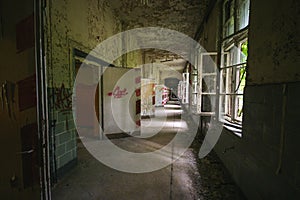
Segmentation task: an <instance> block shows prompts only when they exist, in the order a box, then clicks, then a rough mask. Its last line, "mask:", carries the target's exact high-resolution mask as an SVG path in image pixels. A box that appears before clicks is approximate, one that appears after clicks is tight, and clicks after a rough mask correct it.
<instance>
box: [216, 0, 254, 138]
mask: <svg viewBox="0 0 300 200" xmlns="http://www.w3.org/2000/svg"><path fill="white" fill-rule="evenodd" d="M249 4H250V0H225V1H224V3H223V39H222V50H221V66H220V87H219V89H220V90H219V94H220V95H219V103H220V104H219V119H220V121H223V122H224V123H225V126H226V125H229V126H230V127H232V128H233V129H235V131H234V132H239V133H241V126H242V119H243V94H244V88H245V85H246V67H247V56H248V23H249Z"/></svg>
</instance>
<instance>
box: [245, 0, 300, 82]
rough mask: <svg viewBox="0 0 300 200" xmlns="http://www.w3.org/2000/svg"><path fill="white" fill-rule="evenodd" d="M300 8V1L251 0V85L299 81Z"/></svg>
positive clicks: (249, 77)
mask: <svg viewBox="0 0 300 200" xmlns="http://www.w3.org/2000/svg"><path fill="white" fill-rule="evenodd" d="M299 6H300V5H299V1H297V0H287V1H264V2H261V3H257V2H256V1H255V0H254V1H252V4H251V7H252V8H251V16H250V23H252V25H251V27H250V31H249V43H252V44H251V45H250V46H249V49H250V51H251V52H252V53H251V54H249V71H248V84H264V83H282V82H293V81H299V80H300V66H299V64H300V63H299V52H300V45H299V41H300V33H299ZM258 22H259V23H258Z"/></svg>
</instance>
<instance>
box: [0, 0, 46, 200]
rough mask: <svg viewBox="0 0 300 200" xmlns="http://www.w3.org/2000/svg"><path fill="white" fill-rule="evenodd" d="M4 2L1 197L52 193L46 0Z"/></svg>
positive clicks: (0, 36) (0, 84) (40, 196)
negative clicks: (44, 18)
mask: <svg viewBox="0 0 300 200" xmlns="http://www.w3.org/2000/svg"><path fill="white" fill-rule="evenodd" d="M0 4H1V5H0V8H1V10H0V13H1V16H0V17H1V20H0V21H1V23H0V54H1V67H0V127H1V131H0V133H1V140H0V141H1V144H0V155H1V158H2V161H1V165H0V169H1V170H0V181H1V184H0V194H1V199H12V200H13V199H16V200H17V199H32V200H34V199H48V197H49V193H48V194H46V193H47V192H45V191H46V190H48V188H49V186H48V184H45V183H46V182H45V181H44V180H46V177H45V174H47V162H45V158H47V155H46V154H47V151H46V150H47V142H46V141H45V139H46V134H45V132H46V130H47V126H46V124H47V119H46V117H45V116H46V114H47V113H46V112H45V111H46V107H43V105H47V104H44V99H45V98H46V94H45V93H44V92H45V90H44V89H45V82H44V80H45V73H44V72H43V70H41V69H44V65H43V63H42V60H43V59H41V58H42V57H43V55H42V51H41V50H42V47H41V45H40V44H41V43H42V40H40V39H41V38H42V37H41V36H42V34H43V33H42V31H40V30H41V28H42V25H41V24H40V23H39V22H40V21H41V19H40V17H41V13H40V7H41V2H40V1H38V0H36V1H34V0H29V1H17V0H10V1H4V0H3V1H0ZM16 13H17V14H16ZM37 49H38V50H37ZM41 183H43V184H41Z"/></svg>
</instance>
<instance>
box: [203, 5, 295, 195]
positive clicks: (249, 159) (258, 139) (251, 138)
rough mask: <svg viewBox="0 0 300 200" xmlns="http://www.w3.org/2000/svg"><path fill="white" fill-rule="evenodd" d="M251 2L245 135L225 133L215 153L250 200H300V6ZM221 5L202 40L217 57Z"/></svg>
mask: <svg viewBox="0 0 300 200" xmlns="http://www.w3.org/2000/svg"><path fill="white" fill-rule="evenodd" d="M250 2H251V6H250V24H249V51H248V55H249V56H248V66H247V70H248V71H247V83H246V84H247V85H246V88H245V91H244V114H243V115H244V119H243V132H242V134H243V135H242V137H241V138H240V137H237V136H236V135H235V134H234V133H233V132H231V131H229V130H227V129H225V128H224V129H223V132H222V134H221V137H220V138H219V140H218V143H217V145H216V146H215V148H214V151H215V152H216V153H217V154H218V156H219V157H220V158H221V160H222V161H223V163H224V164H225V166H226V168H227V169H228V171H229V172H230V173H231V175H232V176H233V178H234V180H235V182H236V183H237V184H238V185H239V187H240V188H241V189H242V191H243V193H244V194H245V195H246V196H247V198H248V199H299V198H300V159H299V153H300V151H299V148H298V147H299V141H300V138H299V112H300V110H299V109H300V101H299V94H300V79H299V72H300V67H299V24H298V23H299V13H300V12H299V8H300V6H299V1H296V0H288V1H281V0H275V1H274V0H273V1H271V0H266V1H259V0H250ZM220 3H221V1H218V3H217V4H216V5H215V8H214V9H213V11H212V13H211V14H210V16H209V18H208V20H207V22H206V23H205V25H204V29H203V32H202V35H201V39H200V43H201V45H202V46H203V47H204V48H205V49H206V50H207V51H217V40H218V38H217V35H216V33H217V30H218V19H219V14H220V12H219V10H218V8H219V7H220V5H219V4H220ZM209 120H210V119H208V121H209ZM226 149H230V150H228V151H226ZM224 152H225V153H224ZM280 152H282V154H281V153H280ZM278 169H279V171H278Z"/></svg>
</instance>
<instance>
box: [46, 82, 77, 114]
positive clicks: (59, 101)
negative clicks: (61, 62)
mask: <svg viewBox="0 0 300 200" xmlns="http://www.w3.org/2000/svg"><path fill="white" fill-rule="evenodd" d="M50 98H51V99H52V103H53V104H52V109H54V110H58V111H62V112H63V111H70V110H72V91H71V90H70V89H68V88H65V85H64V84H63V83H62V85H61V87H58V88H52V94H50Z"/></svg>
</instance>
